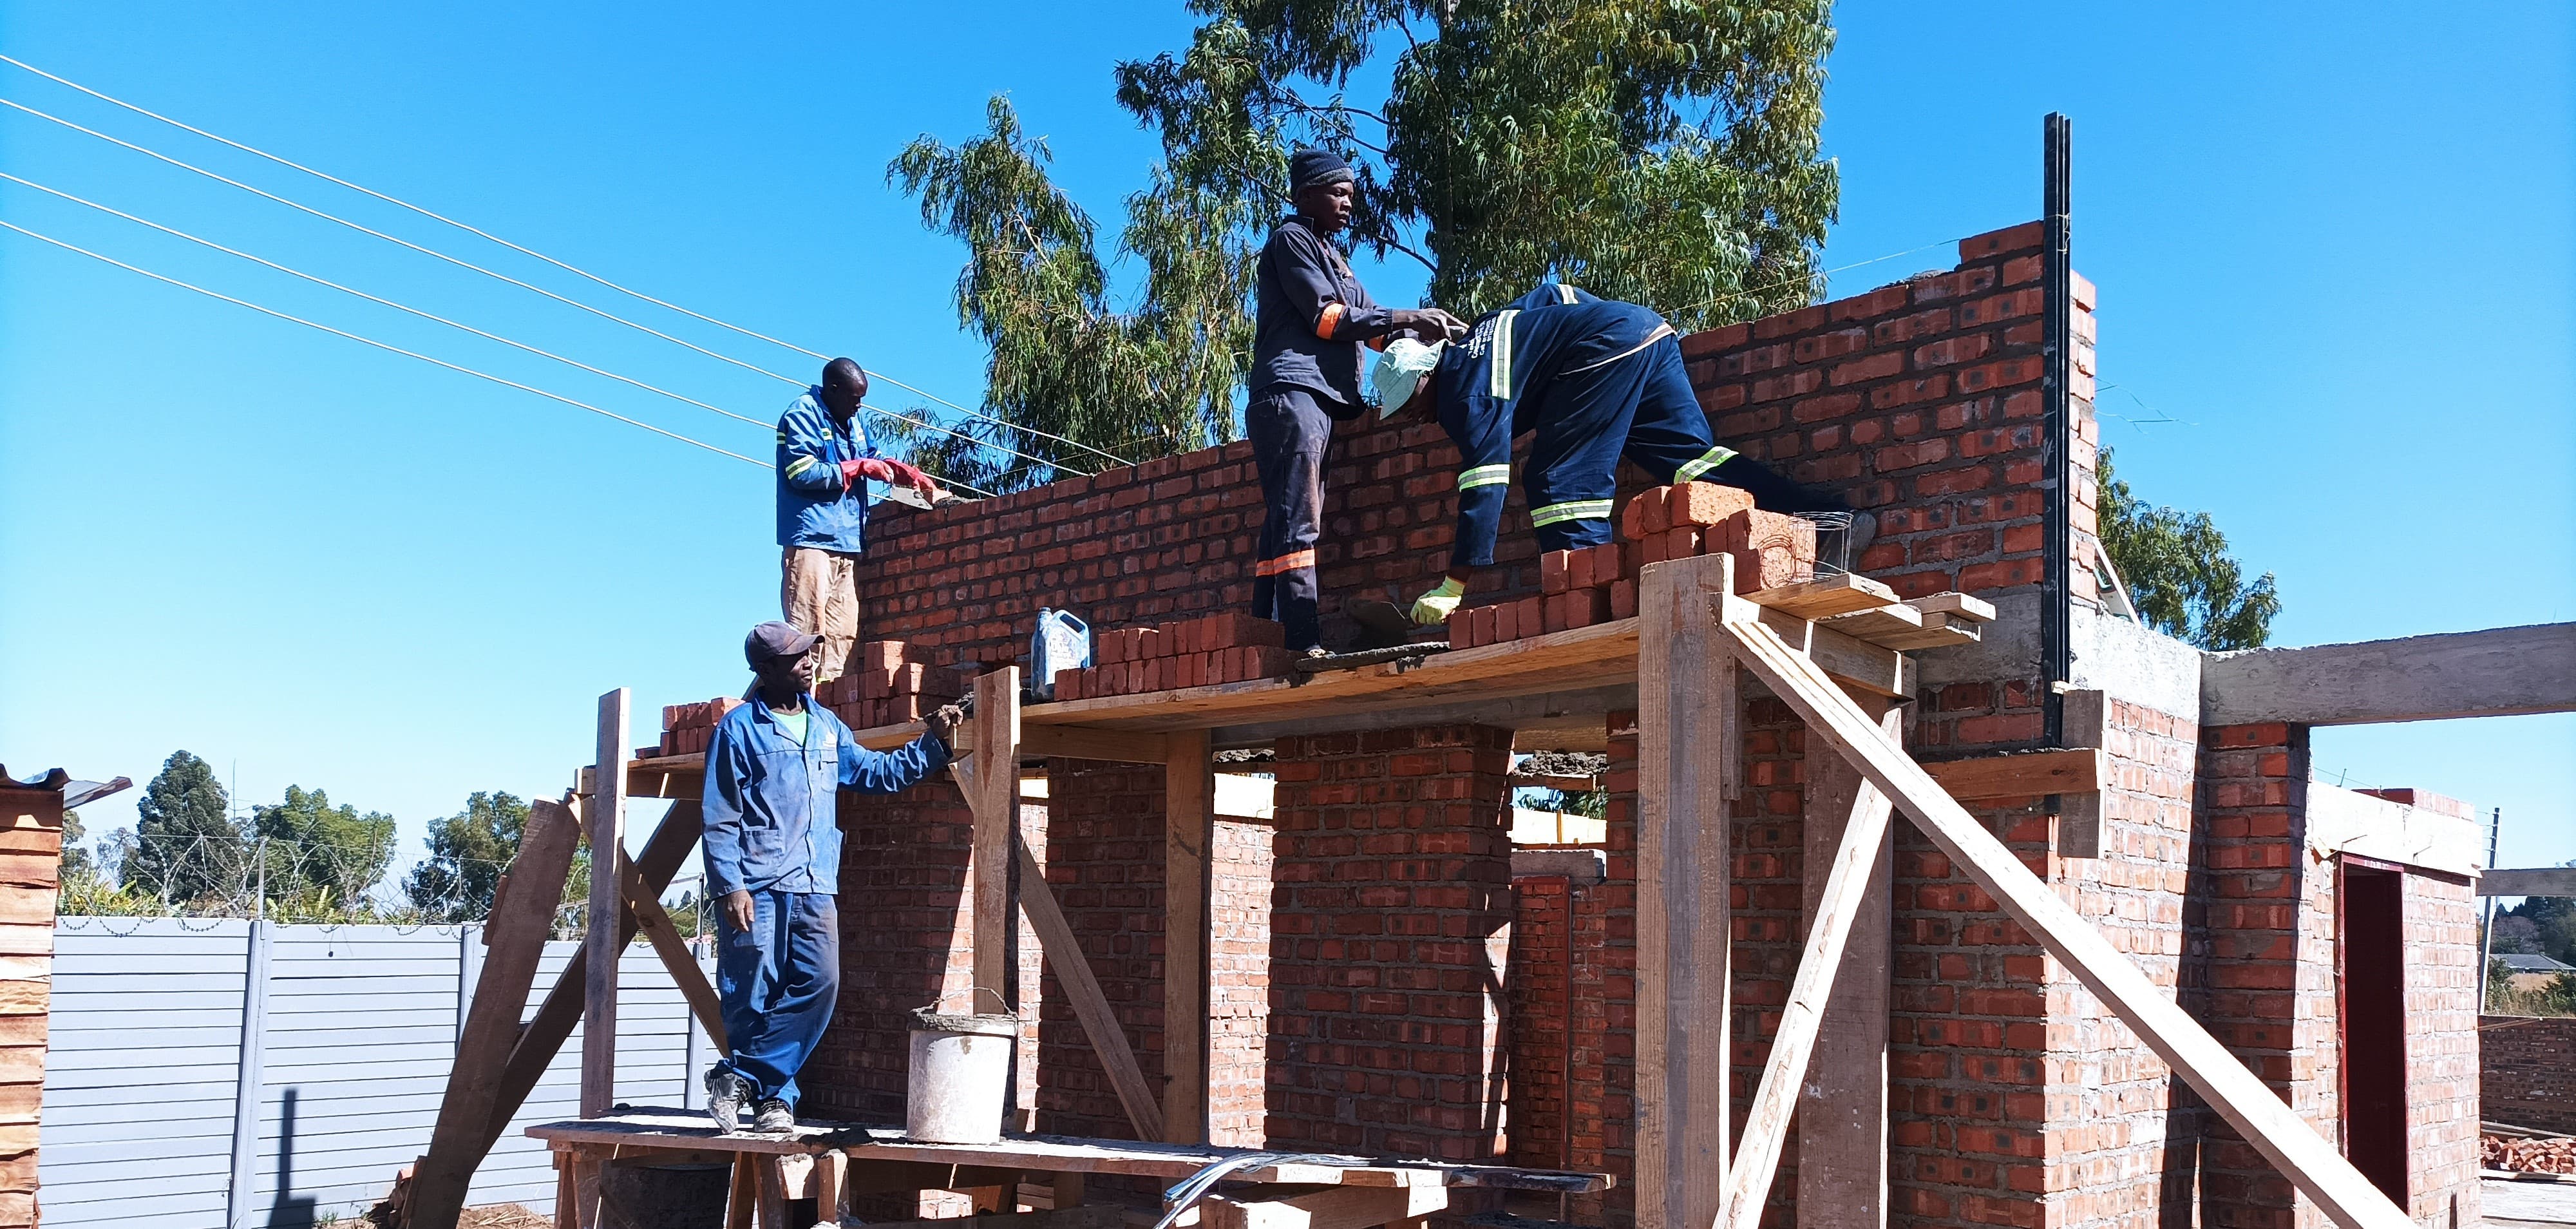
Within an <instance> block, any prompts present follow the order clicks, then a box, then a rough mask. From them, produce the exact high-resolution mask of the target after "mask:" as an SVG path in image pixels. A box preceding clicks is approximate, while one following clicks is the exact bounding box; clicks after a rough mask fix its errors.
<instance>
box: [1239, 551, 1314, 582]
mask: <svg viewBox="0 0 2576 1229" xmlns="http://www.w3.org/2000/svg"><path fill="white" fill-rule="evenodd" d="M1313 566H1315V552H1314V550H1313V549H1312V548H1309V549H1306V550H1300V551H1290V552H1288V553H1287V554H1285V555H1281V556H1280V557H1278V558H1276V559H1264V560H1262V561H1261V562H1259V563H1256V564H1253V565H1252V574H1253V575H1255V576H1277V575H1278V574H1280V573H1281V572H1294V571H1296V570H1297V569H1299V568H1311V567H1313Z"/></svg>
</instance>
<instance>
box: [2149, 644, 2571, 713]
mask: <svg viewBox="0 0 2576 1229" xmlns="http://www.w3.org/2000/svg"><path fill="white" fill-rule="evenodd" d="M2571 711H2576V623H2544V624H2539V625H2536V626H2531V627H2497V628H2489V629H2487V630H2484V631H2474V632H2450V633H2444V634H2440V635H2432V636H2406V637H2402V638H2400V639H2395V640H2366V641H2362V642H2360V643H2357V644H2319V645H2310V646H2308V647H2305V648H2292V649H2247V650H2244V651H2241V652H2235V653H2212V654H2209V655H2207V656H2206V657H2205V658H2204V659H2203V660H2202V663H2201V671H2200V721H2201V724H2202V725H2203V726H2212V725H2247V724H2252V723H2255V722H2266V721H2284V722H2288V723H2290V724H2292V725H2359V724H2365V723H2370V722H2388V721H2435V720H2441V719H2444V718H2450V717H2502V716H2509V715H2512V714H2517V713H2562V712H2571Z"/></svg>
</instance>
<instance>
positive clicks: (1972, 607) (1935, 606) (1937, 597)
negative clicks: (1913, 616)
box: [1905, 591, 1995, 623]
mask: <svg viewBox="0 0 2576 1229" xmlns="http://www.w3.org/2000/svg"><path fill="white" fill-rule="evenodd" d="M1905 604H1906V605H1908V606H1911V607H1913V608H1915V609H1916V610H1919V611H1921V612H1923V613H1924V614H1953V615H1957V616H1959V617H1960V618H1963V619H1966V620H1968V621H1969V622H1971V623H1992V622H1994V621H1995V604H1994V603H1993V602H1989V601H1987V600H1986V599H1984V598H1981V597H1977V596H1974V595H1972V594H1967V593H1959V592H1956V591H1953V592H1948V593H1935V594H1932V595H1931V596H1929V597H1918V598H1914V599H1912V600H1911V601H1908V602H1906V603H1905Z"/></svg>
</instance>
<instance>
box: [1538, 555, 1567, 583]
mask: <svg viewBox="0 0 2576 1229" xmlns="http://www.w3.org/2000/svg"><path fill="white" fill-rule="evenodd" d="M1573 553H1574V552H1572V551H1562V550H1552V551H1543V552H1541V553H1540V555H1539V557H1538V591H1539V592H1541V593H1547V594H1555V593H1563V592H1565V589H1566V584H1567V580H1566V569H1567V568H1568V567H1570V566H1571V565H1572V563H1573V560H1572V559H1571V558H1570V556H1572V555H1573Z"/></svg>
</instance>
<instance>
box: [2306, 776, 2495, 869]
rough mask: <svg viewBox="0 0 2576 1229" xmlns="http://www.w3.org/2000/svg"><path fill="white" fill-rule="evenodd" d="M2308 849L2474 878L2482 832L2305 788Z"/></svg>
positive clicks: (2468, 823) (2382, 803)
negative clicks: (2346, 854)
mask: <svg viewBox="0 0 2576 1229" xmlns="http://www.w3.org/2000/svg"><path fill="white" fill-rule="evenodd" d="M2307 799H2308V801H2307V819H2308V823H2307V836H2308V848H2310V849H2313V850H2315V851H2316V852H2317V853H2318V854H2319V855H2329V854H2339V853H2348V854H2352V855H2355V856H2357V857H2364V858H2375V859H2377V860H2379V861H2382V862H2395V863H2397V864H2399V865H2401V866H2411V867H2417V868H2420V869H2423V870H2430V871H2441V872H2443V873H2445V874H2451V875H2467V876H2470V877H2472V878H2474V877H2476V875H2477V874H2478V858H2479V855H2480V853H2481V851H2482V850H2483V849H2484V848H2485V845H2486V827H2485V825H2482V824H2480V823H2479V822H2478V821H2476V820H2474V819H2463V818H2461V817H2459V816H2456V815H2445V814H2443V813H2441V812H2439V811H2435V810H2431V809H2429V808H2425V807H2416V806H2408V805H2406V804H2405V803H2402V802H2391V801H2389V800H2387V799H2385V798H2376V797H2372V796H2371V795H2369V794H2364V793H2359V792H2357V791H2354V790H2348V789H2342V788H2339V787H2336V786H2332V785H2328V784H2326V783H2324V782H2322V781H2310V782H2308V790H2307Z"/></svg>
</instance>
